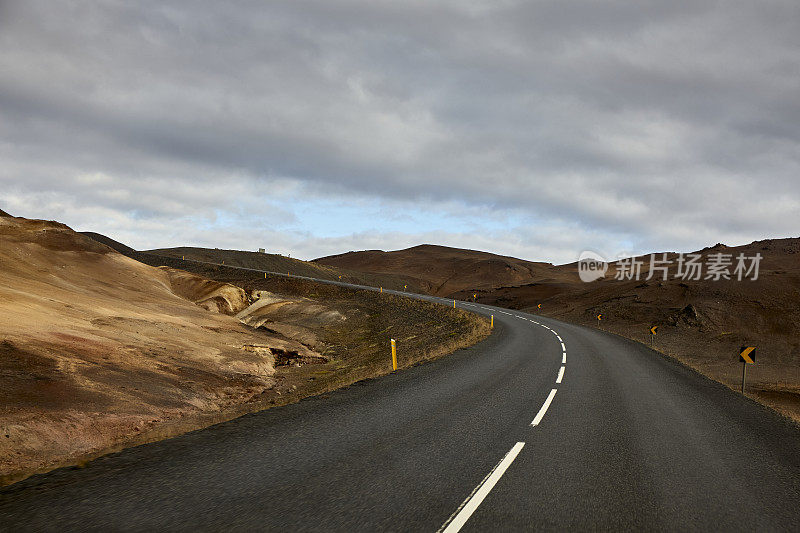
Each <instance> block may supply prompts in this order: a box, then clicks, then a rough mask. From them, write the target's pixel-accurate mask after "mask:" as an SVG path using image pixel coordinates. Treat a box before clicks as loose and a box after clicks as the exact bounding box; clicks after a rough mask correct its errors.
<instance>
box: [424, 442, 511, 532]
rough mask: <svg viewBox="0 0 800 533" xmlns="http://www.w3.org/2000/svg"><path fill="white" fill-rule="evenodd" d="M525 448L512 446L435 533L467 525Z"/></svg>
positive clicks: (450, 530)
mask: <svg viewBox="0 0 800 533" xmlns="http://www.w3.org/2000/svg"><path fill="white" fill-rule="evenodd" d="M523 446H525V443H524V442H518V443H516V444H515V445H514V447H513V448H511V450H509V452H508V453H507V454H506V455H505V457H503V458H502V459H501V460H500V462H499V463H497V466H495V467H494V469H493V470H492V471H491V472H489V474H488V475H487V476H486V477H485V478H483V481H481V482H480V484H479V485H478V486H477V487H475V490H473V491H472V494H470V495H469V496H468V497H467V499H466V500H464V503H462V504H461V506H459V508H458V509H456V512H454V513H453V514H452V515H450V518H449V519H448V520H447V522H445V523H444V525H443V526H442V527H440V528H439V531H437V533H456V531H459V530H460V529H461V528H462V527H464V524H466V523H467V520H469V517H470V516H472V513H474V512H475V510H476V509H477V508H478V506H479V505H480V504H481V502H483V500H484V498H486V496H488V495H489V492H491V490H492V489H493V488H494V486H495V485H496V484H497V482H498V481H499V480H500V478H501V477H503V474H505V472H506V470H508V467H509V466H511V463H513V462H514V459H516V458H517V455H519V452H521V451H522V447H523Z"/></svg>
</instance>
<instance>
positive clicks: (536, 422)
mask: <svg viewBox="0 0 800 533" xmlns="http://www.w3.org/2000/svg"><path fill="white" fill-rule="evenodd" d="M557 391H558V389H553V390H551V391H550V394H549V395H548V396H547V399H546V400H545V401H544V405H542V408H541V409H539V412H538V413H537V414H536V418H534V419H533V422H531V425H532V426H538V425H539V422H541V421H542V418H544V414H545V413H546V412H547V408H548V407H550V403H551V402H552V401H553V398H555V396H556V392H557Z"/></svg>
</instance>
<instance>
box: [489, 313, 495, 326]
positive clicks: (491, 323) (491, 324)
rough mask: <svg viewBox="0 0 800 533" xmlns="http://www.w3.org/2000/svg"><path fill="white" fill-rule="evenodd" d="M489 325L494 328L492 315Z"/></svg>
mask: <svg viewBox="0 0 800 533" xmlns="http://www.w3.org/2000/svg"><path fill="white" fill-rule="evenodd" d="M489 327H491V328H492V329H494V315H492V320H491V322H490V323H489Z"/></svg>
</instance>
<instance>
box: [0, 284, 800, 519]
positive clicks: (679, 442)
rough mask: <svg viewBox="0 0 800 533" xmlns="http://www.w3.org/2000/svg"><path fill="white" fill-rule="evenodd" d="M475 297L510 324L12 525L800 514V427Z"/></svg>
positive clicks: (143, 467) (636, 348)
mask: <svg viewBox="0 0 800 533" xmlns="http://www.w3.org/2000/svg"><path fill="white" fill-rule="evenodd" d="M342 285H345V284H342ZM387 292H388V291H387ZM418 297H419V296H418ZM421 298H425V299H429V300H434V301H435V300H438V299H436V298H430V297H421ZM446 303H448V304H449V305H452V300H447V301H446ZM459 306H462V307H464V306H466V307H469V308H470V309H473V310H475V311H477V312H479V313H484V314H493V315H494V317H495V332H494V334H493V335H492V336H491V337H490V338H489V339H487V340H486V341H484V342H482V343H480V344H478V345H477V346H474V347H472V348H470V349H465V350H460V351H458V352H456V353H454V354H452V355H450V356H448V357H444V358H442V359H439V360H437V361H433V362H431V363H427V364H424V365H420V366H417V367H413V368H410V369H407V370H404V371H402V372H399V373H396V374H392V375H389V376H386V377H383V378H380V379H376V380H370V381H366V382H362V383H358V384H356V385H353V386H351V387H349V388H346V389H342V390H339V391H336V392H334V393H331V394H329V395H327V397H324V398H322V397H318V398H311V399H308V400H304V401H302V402H300V403H297V404H294V405H289V406H285V407H280V408H275V409H270V410H267V411H264V412H261V413H257V414H252V415H247V416H244V417H241V418H239V419H236V420H233V421H230V422H227V423H224V424H219V425H217V426H214V427H211V428H208V429H205V430H201V431H196V432H193V433H190V434H187V435H184V436H181V437H178V438H174V439H170V440H167V441H162V442H159V443H154V444H149V445H145V446H140V447H137V448H132V449H129V450H126V451H123V452H121V453H119V454H115V455H112V456H108V457H104V458H101V459H98V460H96V461H94V462H92V463H91V464H90V465H89V467H87V468H85V469H61V470H57V471H54V472H51V473H49V474H45V475H40V476H35V477H33V478H30V479H28V480H26V481H23V482H20V483H17V484H15V485H12V486H10V487H6V488H5V489H0V530H3V531H25V530H37V531H38V530H43V531H65V530H72V529H78V530H84V529H88V530H100V531H111V530H129V531H152V530H177V531H194V530H203V531H205V530H230V529H236V530H271V531H332V530H333V531H354V530H370V531H372V530H392V531H431V532H434V531H437V530H443V531H448V532H454V531H459V530H461V531H496V530H532V529H536V530H564V529H570V528H574V529H581V530H583V529H594V530H597V529H601V530H606V529H638V530H669V531H673V530H730V531H737V530H741V531H753V530H769V531H781V530H785V531H790V530H795V531H796V530H797V529H798V527H800V429H799V428H798V426H797V425H795V424H793V423H791V422H788V421H786V420H785V419H783V418H781V417H780V416H778V415H777V414H775V413H774V412H772V411H770V410H768V409H766V408H764V407H762V406H760V405H758V404H756V403H755V402H752V401H750V400H749V399H747V398H744V397H742V396H741V395H739V394H736V393H735V392H733V391H731V390H729V389H727V388H725V387H723V386H722V385H719V384H717V383H714V382H712V381H711V380H709V379H706V378H704V377H703V376H701V375H699V374H697V373H695V372H693V371H691V370H689V369H687V368H685V367H683V366H681V365H679V364H678V363H676V362H674V361H672V360H670V359H667V358H665V357H663V356H661V355H659V354H657V353H655V352H653V351H651V350H649V349H647V348H646V347H644V346H642V345H640V344H637V343H634V342H631V341H628V340H626V339H623V338H620V337H617V336H614V335H610V334H606V333H604V332H601V331H597V330H593V329H588V328H584V327H579V326H575V325H570V324H566V323H563V322H559V321H556V320H552V319H548V318H543V317H538V316H534V315H529V314H525V313H521V312H516V311H508V310H503V309H497V308H491V307H487V306H480V305H475V304H467V303H465V302H460V303H459ZM399 356H400V357H402V347H399Z"/></svg>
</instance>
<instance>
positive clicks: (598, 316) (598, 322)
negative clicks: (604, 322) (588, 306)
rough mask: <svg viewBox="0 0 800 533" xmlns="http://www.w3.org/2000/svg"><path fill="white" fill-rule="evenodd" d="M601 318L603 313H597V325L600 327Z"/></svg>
mask: <svg viewBox="0 0 800 533" xmlns="http://www.w3.org/2000/svg"><path fill="white" fill-rule="evenodd" d="M601 318H603V315H597V327H598V328H599V327H600V319H601Z"/></svg>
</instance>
